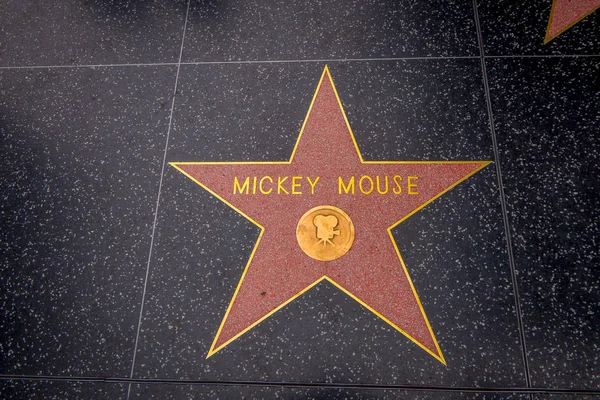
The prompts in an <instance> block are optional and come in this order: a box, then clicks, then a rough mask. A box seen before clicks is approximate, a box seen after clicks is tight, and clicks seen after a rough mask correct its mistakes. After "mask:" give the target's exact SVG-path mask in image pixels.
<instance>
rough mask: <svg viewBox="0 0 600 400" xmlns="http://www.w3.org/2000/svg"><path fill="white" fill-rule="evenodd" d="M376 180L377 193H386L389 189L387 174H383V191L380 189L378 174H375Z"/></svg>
mask: <svg viewBox="0 0 600 400" xmlns="http://www.w3.org/2000/svg"><path fill="white" fill-rule="evenodd" d="M376 181H377V193H379V194H386V193H387V192H388V190H389V182H388V177H387V175H386V176H385V191H382V190H381V186H380V185H379V175H377V177H376Z"/></svg>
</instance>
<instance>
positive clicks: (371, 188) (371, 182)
mask: <svg viewBox="0 0 600 400" xmlns="http://www.w3.org/2000/svg"><path fill="white" fill-rule="evenodd" d="M365 179H368V180H369V182H370V184H371V187H370V188H369V190H368V191H367V190H365V189H364V188H363V181H364V180H365ZM358 187H359V188H360V191H361V192H362V193H363V194H370V193H371V192H372V191H373V188H374V185H373V179H371V177H370V176H369V175H363V176H361V178H360V181H359V182H358Z"/></svg>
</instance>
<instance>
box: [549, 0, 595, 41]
mask: <svg viewBox="0 0 600 400" xmlns="http://www.w3.org/2000/svg"><path fill="white" fill-rule="evenodd" d="M599 7H600V0H553V1H552V11H550V19H549V20H548V28H547V29H546V38H545V39H544V43H548V42H549V41H551V40H552V39H554V38H555V37H557V36H558V35H560V34H561V33H563V32H564V31H566V30H567V29H569V28H571V27H572V26H573V25H575V24H576V23H578V22H579V21H581V20H582V19H584V18H585V17H587V16H588V15H590V14H591V13H593V12H594V11H596V10H597V9H598V8H599Z"/></svg>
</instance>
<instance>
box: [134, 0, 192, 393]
mask: <svg viewBox="0 0 600 400" xmlns="http://www.w3.org/2000/svg"><path fill="white" fill-rule="evenodd" d="M190 3H191V0H188V3H187V9H186V12H185V21H184V23H183V33H182V35H181V47H180V49H179V60H178V62H177V73H176V74H175V85H174V88H173V94H172V100H171V112H170V114H169V126H168V128H167V137H166V140H165V149H164V152H163V160H162V167H161V171H160V180H159V183H158V194H157V196H156V206H155V208H154V222H153V224H152V234H151V236H150V248H149V249H148V260H147V263H146V275H145V277H144V288H143V290H142V300H141V302H140V315H139V318H138V325H137V332H136V336H135V344H134V346H133V356H132V359H131V371H130V373H129V378H130V379H133V373H134V370H135V358H136V355H137V350H138V343H139V338H140V331H141V328H142V317H143V314H144V301H145V300H146V288H147V286H148V277H149V275H150V261H151V260H152V250H153V248H154V238H155V234H156V223H157V221H158V209H159V205H160V194H161V190H162V184H163V177H164V173H165V166H166V164H167V150H168V148H169V136H170V135H171V126H172V125H173V111H174V110H175V97H176V94H177V83H178V81H179V70H180V69H181V57H182V56H183V45H184V43H185V31H186V28H187V21H188V15H189V12H190ZM130 395H131V383H129V385H128V386H127V400H129V397H130Z"/></svg>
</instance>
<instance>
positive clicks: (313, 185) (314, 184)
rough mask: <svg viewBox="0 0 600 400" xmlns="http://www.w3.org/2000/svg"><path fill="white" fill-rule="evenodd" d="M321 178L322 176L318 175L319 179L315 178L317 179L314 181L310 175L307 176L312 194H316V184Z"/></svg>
mask: <svg viewBox="0 0 600 400" xmlns="http://www.w3.org/2000/svg"><path fill="white" fill-rule="evenodd" d="M319 178H320V176H317V179H315V181H314V182H313V181H311V180H310V177H309V176H307V177H306V180H307V181H308V184H309V185H310V194H315V186H316V184H317V182H319Z"/></svg>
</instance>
